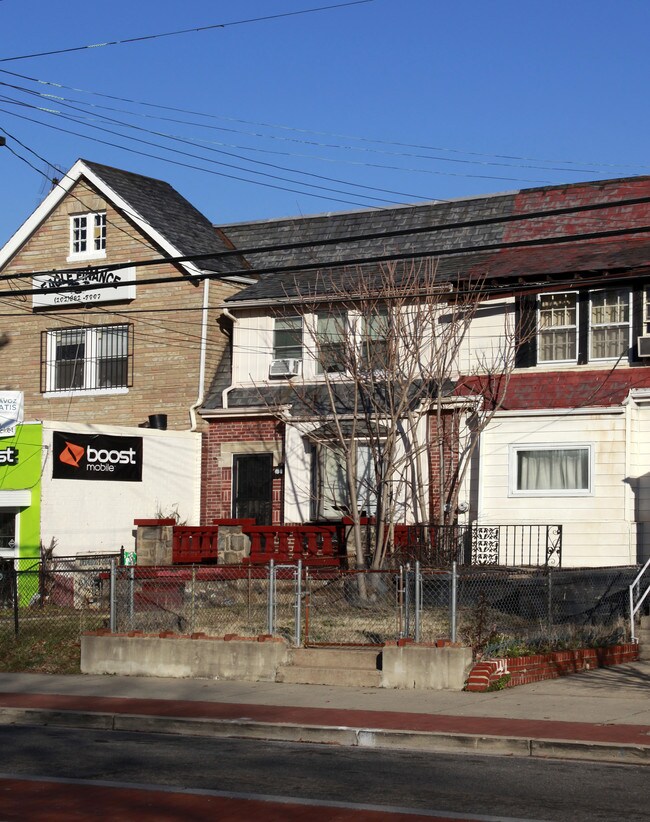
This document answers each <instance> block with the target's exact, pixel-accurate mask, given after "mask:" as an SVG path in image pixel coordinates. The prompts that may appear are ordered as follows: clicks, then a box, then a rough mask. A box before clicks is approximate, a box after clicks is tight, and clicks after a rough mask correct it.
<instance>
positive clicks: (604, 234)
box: [0, 225, 650, 299]
mask: <svg viewBox="0 0 650 822" xmlns="http://www.w3.org/2000/svg"><path fill="white" fill-rule="evenodd" d="M647 232H650V225H644V226H634V227H628V228H620V229H618V228H617V229H610V230H607V231H597V232H587V233H584V234H574V235H570V236H566V235H564V236H559V237H542V238H536V239H532V240H514V241H509V242H503V243H492V244H489V243H487V244H480V245H474V246H471V247H463V248H457V249H438V250H427V251H421V252H419V251H406V252H398V253H395V254H382V255H376V256H368V255H364V256H363V257H357V258H354V259H350V260H345V261H341V260H332V261H321V262H316V263H300V264H296V265H289V266H268V267H256V268H255V269H254V271H255V273H257V274H289V273H296V272H303V271H314V270H319V269H332V268H346V267H354V266H361V265H368V264H370V263H377V262H390V261H399V260H417V259H424V258H426V257H436V258H437V257H447V256H451V255H458V254H467V253H478V252H480V251H498V250H502V249H506V248H511V249H514V248H528V247H530V246H542V247H543V246H549V245H564V244H566V243H573V242H578V241H581V240H587V239H604V238H608V237H620V236H624V235H636V234H641V233H647ZM239 253H240V254H241V253H242V252H241V251H239ZM215 256H221V255H218V254H201V255H189V256H185V257H169V258H167V259H166V260H164V261H165V262H168V263H172V262H185V261H190V260H196V259H197V258H199V257H202V258H203V257H215ZM157 262H158V264H159V263H160V260H159V261H157ZM142 264H143V265H147V264H153V261H149V260H145V261H143V263H142ZM134 265H141V263H138V262H130V263H128V264H127V263H117V264H116V265H110V266H106V265H104V266H88V268H87V269H81V270H87V271H91V270H98V271H101V270H108V269H110V270H118V269H120V268H126V267H131V266H134ZM71 270H73V271H79V270H80V269H71ZM610 270H612V269H611V268H610ZM52 273H53V272H51V271H49V272H48V271H45V272H40V273H39V274H40V276H43V275H47V274H52ZM60 273H66V272H65V271H63V272H60ZM240 274H241V275H244V274H246V275H247V276H250V274H251V270H250V269H241V270H239V271H229V272H227V273H226V274H217V273H215V272H211V273H208V272H202V273H200V274H196V275H194V276H193V277H192V281H194V282H196V281H201V280H205V279H209V280H215V279H227V278H228V277H234V276H237V275H240ZM20 276H21V277H25V276H35V273H34V272H31V273H30V274H29V275H27V274H23V275H20ZM2 279H16V277H15V276H13V277H12V275H3V277H2ZM187 279H188V278H187V275H180V276H174V277H158V278H148V279H139V280H138V284H139V285H160V284H164V283H177V282H187ZM109 288H115V285H114V284H113V283H89V284H85V285H84V284H75V285H73V286H67V287H66V286H55V287H53V288H51V289H48V291H49V292H50V293H53V294H65V293H69V292H83V291H97V290H105V289H109ZM38 293H40V289H34V288H30V289H16V290H14V291H13V292H9V293H8V294H7V293H4V292H0V297H3V296H23V295H24V296H28V295H33V294H38ZM310 296H312V297H314V296H320V295H309V294H307V295H305V294H303V295H301V297H302V298H303V299H308V298H309V297H310Z"/></svg>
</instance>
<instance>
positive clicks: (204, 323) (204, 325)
mask: <svg viewBox="0 0 650 822" xmlns="http://www.w3.org/2000/svg"><path fill="white" fill-rule="evenodd" d="M209 301H210V280H209V278H208V277H206V278H205V280H203V310H202V314H201V353H200V358H199V393H198V395H197V397H196V401H195V402H194V403H193V404H192V405H191V406H190V423H191V425H190V431H196V426H197V419H196V411H197V408H199V407H200V406H201V405H202V404H203V400H204V397H205V358H206V351H207V347H208V307H209V304H210V302H209Z"/></svg>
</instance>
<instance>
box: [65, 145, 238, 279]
mask: <svg viewBox="0 0 650 822" xmlns="http://www.w3.org/2000/svg"><path fill="white" fill-rule="evenodd" d="M81 162H83V163H84V165H86V166H87V167H88V168H89V169H90V170H91V171H92V172H93V173H94V174H96V175H97V176H98V177H99V178H101V180H102V181H103V182H104V183H105V184H106V185H107V186H108V187H109V188H110V189H112V190H113V191H114V192H115V193H116V194H118V195H119V196H120V197H121V198H122V199H123V200H124V201H126V202H127V203H128V204H129V206H130V207H131V208H132V209H133V210H134V212H136V213H137V214H138V215H139V216H140V217H141V218H143V219H144V220H145V222H147V223H148V224H149V225H150V226H151V227H152V228H153V229H155V230H156V231H157V232H158V233H159V234H161V235H162V236H163V237H165V239H167V240H168V241H169V242H170V243H171V244H172V245H173V246H174V248H176V249H177V250H178V251H179V254H180V255H181V256H184V255H188V256H189V255H194V254H209V253H219V252H224V251H229V250H231V246H230V245H229V244H228V242H227V241H226V240H224V239H223V238H222V237H221V236H220V234H219V233H218V231H217V230H216V229H215V228H214V226H213V225H212V223H211V222H210V221H209V220H208V219H207V217H205V216H204V215H203V214H201V212H200V211H198V210H197V209H196V208H194V206H193V205H192V204H191V203H190V202H189V201H188V200H186V199H185V197H183V196H182V195H180V194H179V193H178V191H176V189H174V188H172V186H170V185H169V183H166V182H164V180H157V179H155V178H154V177H144V176H143V175H142V174H133V173H132V172H130V171H123V170H122V169H119V168H112V167H111V166H105V165H102V164H101V163H94V162H91V161H90V160H82V161H81ZM127 216H128V214H127ZM196 266H197V267H198V268H200V269H203V270H206V271H214V272H215V273H219V274H228V273H231V272H241V271H242V269H243V268H245V267H246V263H245V261H244V260H242V259H241V258H238V257H225V258H206V259H202V260H197V261H196Z"/></svg>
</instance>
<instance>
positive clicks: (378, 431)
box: [305, 420, 388, 442]
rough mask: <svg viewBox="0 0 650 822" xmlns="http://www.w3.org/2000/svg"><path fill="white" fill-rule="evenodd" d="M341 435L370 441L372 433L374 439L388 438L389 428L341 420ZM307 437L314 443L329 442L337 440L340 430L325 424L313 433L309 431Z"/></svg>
mask: <svg viewBox="0 0 650 822" xmlns="http://www.w3.org/2000/svg"><path fill="white" fill-rule="evenodd" d="M339 426H340V430H341V434H342V435H343V437H345V438H346V439H349V438H351V437H352V436H354V437H356V438H357V439H368V438H369V437H370V434H371V432H372V435H373V437H380V438H382V437H387V436H388V428H387V427H386V426H385V425H373V426H370V425H368V423H367V422H366V421H365V420H357V421H356V422H354V421H353V420H341V422H340V423H339ZM305 436H306V437H307V439H310V440H312V441H313V442H326V441H327V440H337V439H338V437H339V435H338V430H337V426H336V425H335V423H333V422H328V423H325V425H321V426H319V427H318V428H314V429H313V430H312V431H308V432H307V433H306V434H305Z"/></svg>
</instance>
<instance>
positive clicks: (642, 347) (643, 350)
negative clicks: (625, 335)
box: [636, 335, 650, 357]
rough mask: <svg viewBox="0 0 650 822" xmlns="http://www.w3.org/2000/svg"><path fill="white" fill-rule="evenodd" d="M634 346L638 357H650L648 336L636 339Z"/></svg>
mask: <svg viewBox="0 0 650 822" xmlns="http://www.w3.org/2000/svg"><path fill="white" fill-rule="evenodd" d="M636 344H637V349H638V352H639V357H650V335H648V336H646V337H638V338H637V341H636Z"/></svg>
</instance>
